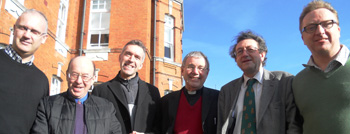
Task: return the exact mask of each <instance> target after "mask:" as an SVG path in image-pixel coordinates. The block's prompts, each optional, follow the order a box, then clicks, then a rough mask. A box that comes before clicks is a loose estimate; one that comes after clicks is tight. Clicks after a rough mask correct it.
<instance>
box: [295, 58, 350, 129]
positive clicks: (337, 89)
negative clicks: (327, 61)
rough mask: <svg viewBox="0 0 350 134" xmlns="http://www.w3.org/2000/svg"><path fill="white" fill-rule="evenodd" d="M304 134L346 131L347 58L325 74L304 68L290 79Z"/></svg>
mask: <svg viewBox="0 0 350 134" xmlns="http://www.w3.org/2000/svg"><path fill="white" fill-rule="evenodd" d="M293 91H294V97H295V102H296V105H297V106H298V108H299V110H300V114H301V116H302V117H303V119H304V124H303V133H304V134H348V133H349V132H350V125H349V124H350V60H348V61H347V63H346V65H345V66H340V67H339V68H337V69H334V70H332V71H330V72H328V73H324V72H322V71H320V70H318V69H315V68H314V67H307V68H305V69H304V70H302V71H301V72H300V73H298V74H297V75H296V77H295V78H294V81H293Z"/></svg>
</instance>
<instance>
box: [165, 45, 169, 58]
mask: <svg viewBox="0 0 350 134" xmlns="http://www.w3.org/2000/svg"><path fill="white" fill-rule="evenodd" d="M164 57H167V58H170V48H169V47H166V46H165V47H164Z"/></svg>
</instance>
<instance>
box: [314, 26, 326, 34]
mask: <svg viewBox="0 0 350 134" xmlns="http://www.w3.org/2000/svg"><path fill="white" fill-rule="evenodd" d="M325 31H326V29H324V28H323V27H322V26H321V25H318V26H317V28H316V31H315V33H316V34H324V33H325Z"/></svg>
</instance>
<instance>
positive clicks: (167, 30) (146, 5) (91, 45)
mask: <svg viewBox="0 0 350 134" xmlns="http://www.w3.org/2000/svg"><path fill="white" fill-rule="evenodd" d="M31 8H34V9H37V10H39V11H41V12H43V13H44V14H45V15H46V16H47V18H48V24H49V26H48V35H49V36H48V39H47V40H46V43H45V44H44V45H42V46H41V47H40V48H39V49H38V51H37V52H36V53H35V60H34V64H35V65H36V66H37V67H38V68H40V69H41V70H42V71H43V72H44V73H45V74H46V76H47V77H48V79H49V83H50V94H57V93H60V92H64V91H66V89H67V82H66V72H65V71H66V69H67V66H68V62H69V60H70V59H71V58H73V57H75V56H78V55H86V56H88V57H90V58H91V59H92V60H94V62H95V64H96V68H97V71H96V72H95V73H96V75H97V76H98V79H97V81H96V83H95V84H99V83H102V82H106V81H108V80H110V79H113V78H114V77H115V76H116V74H117V73H118V71H119V70H120V67H119V61H118V57H119V54H120V52H121V49H122V47H123V46H124V45H125V44H126V43H127V42H128V41H130V40H133V39H139V40H141V41H142V42H143V43H144V44H145V46H146V47H147V50H148V52H147V54H146V58H145V61H144V63H143V68H142V69H141V70H140V71H139V76H140V77H141V79H142V80H145V81H146V82H149V83H151V84H154V85H155V86H157V87H158V88H159V90H160V93H161V95H164V93H165V92H167V91H168V90H169V89H170V90H179V89H181V87H182V80H181V68H180V67H181V62H182V33H183V30H184V20H183V15H184V13H183V0H35V1H34V0H1V3H0V18H2V19H1V20H0V43H1V44H4V45H5V46H6V45H8V44H11V42H12V41H11V39H10V38H12V31H13V25H14V23H15V21H16V19H17V18H18V16H19V15H20V14H21V13H22V12H23V11H24V10H25V9H31Z"/></svg>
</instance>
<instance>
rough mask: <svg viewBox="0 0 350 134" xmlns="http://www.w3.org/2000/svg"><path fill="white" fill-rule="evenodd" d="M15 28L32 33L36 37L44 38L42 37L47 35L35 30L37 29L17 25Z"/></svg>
mask: <svg viewBox="0 0 350 134" xmlns="http://www.w3.org/2000/svg"><path fill="white" fill-rule="evenodd" d="M15 26H16V27H17V29H19V30H21V31H27V32H30V33H31V34H32V35H35V36H42V35H45V34H46V33H42V32H39V31H38V30H35V29H29V28H28V27H26V26H22V25H15Z"/></svg>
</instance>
